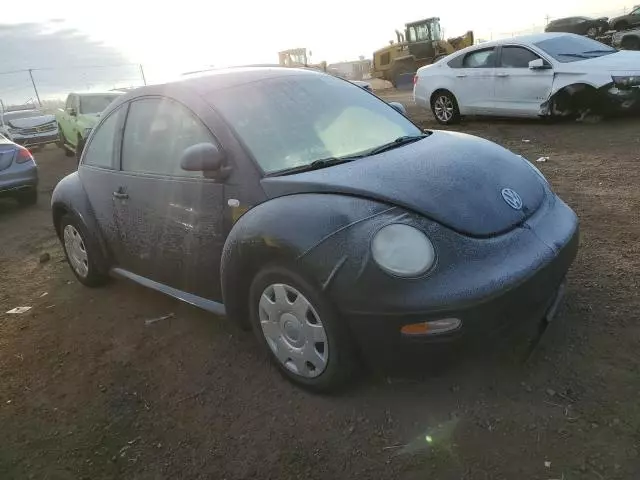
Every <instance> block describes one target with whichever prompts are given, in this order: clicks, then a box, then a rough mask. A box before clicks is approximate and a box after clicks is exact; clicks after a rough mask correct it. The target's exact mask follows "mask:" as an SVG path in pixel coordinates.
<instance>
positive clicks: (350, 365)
mask: <svg viewBox="0 0 640 480" xmlns="http://www.w3.org/2000/svg"><path fill="white" fill-rule="evenodd" d="M250 310H251V311H250V315H251V317H250V318H251V324H252V327H253V330H254V333H255V334H256V336H257V337H258V339H259V341H260V343H262V344H263V345H264V346H265V347H266V349H267V351H268V353H269V355H270V357H271V359H272V360H273V362H274V363H275V364H276V366H277V367H278V369H279V370H280V372H281V373H282V374H283V375H284V376H285V377H286V378H287V379H289V380H291V381H293V382H294V383H296V384H298V385H300V386H303V387H305V388H307V389H310V390H314V391H318V392H328V391H331V390H335V389H336V388H338V387H341V386H343V385H344V384H345V382H346V381H347V380H348V379H349V378H350V377H351V376H352V375H353V373H354V372H355V370H356V367H357V360H356V355H355V349H354V347H353V345H352V342H351V339H350V335H349V330H348V328H347V326H346V325H345V323H344V322H343V321H342V320H341V319H340V318H339V316H338V314H337V312H336V311H335V309H334V308H333V307H332V305H331V304H330V303H329V302H328V300H327V299H326V298H325V296H324V294H323V293H322V292H321V291H320V290H319V289H318V288H316V287H314V286H313V285H311V284H310V283H309V282H307V281H306V280H305V279H304V278H303V277H302V276H301V275H299V274H297V273H295V272H294V271H292V270H290V269H288V268H285V267H281V266H270V267H266V268H264V269H263V270H261V271H260V272H259V273H258V274H257V275H256V277H255V278H254V280H253V282H252V284H251V289H250Z"/></svg>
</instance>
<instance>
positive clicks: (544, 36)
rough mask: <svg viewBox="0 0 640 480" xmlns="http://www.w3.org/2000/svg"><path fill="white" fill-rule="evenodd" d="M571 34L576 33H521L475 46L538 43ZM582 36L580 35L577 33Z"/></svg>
mask: <svg viewBox="0 0 640 480" xmlns="http://www.w3.org/2000/svg"><path fill="white" fill-rule="evenodd" d="M571 35H575V34H574V33H566V32H545V33H535V34H533V35H520V36H518V37H508V38H501V39H499V40H492V41H490V42H485V43H480V44H478V45H474V47H477V46H488V47H490V46H498V45H505V44H509V43H522V44H525V45H526V44H530V43H538V42H541V41H543V40H549V39H550V38H557V37H564V36H571ZM577 36H580V35H577Z"/></svg>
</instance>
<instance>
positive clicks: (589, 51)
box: [582, 49, 616, 53]
mask: <svg viewBox="0 0 640 480" xmlns="http://www.w3.org/2000/svg"><path fill="white" fill-rule="evenodd" d="M615 52H616V50H602V49H600V50H587V51H586V52H582V53H615Z"/></svg>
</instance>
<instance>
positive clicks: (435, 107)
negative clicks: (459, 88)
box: [431, 90, 462, 125]
mask: <svg viewBox="0 0 640 480" xmlns="http://www.w3.org/2000/svg"><path fill="white" fill-rule="evenodd" d="M449 105H450V107H451V110H449ZM444 110H446V111H447V112H448V113H447V114H445V113H444ZM431 112H432V113H433V116H434V117H435V119H436V121H437V122H438V123H440V124H442V125H453V124H456V123H460V119H461V118H462V117H461V116H460V109H459V108H458V101H457V100H456V97H454V96H453V94H452V93H451V92H449V91H447V90H439V91H437V92H435V93H434V94H433V95H432V96H431ZM449 115H450V116H449Z"/></svg>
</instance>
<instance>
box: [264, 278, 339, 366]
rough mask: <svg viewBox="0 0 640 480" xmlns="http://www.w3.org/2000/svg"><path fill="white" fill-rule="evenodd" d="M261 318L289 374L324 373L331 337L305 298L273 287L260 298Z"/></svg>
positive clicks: (283, 287) (285, 288) (287, 288)
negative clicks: (328, 336) (329, 337)
mask: <svg viewBox="0 0 640 480" xmlns="http://www.w3.org/2000/svg"><path fill="white" fill-rule="evenodd" d="M259 316H260V325H261V327H262V333H263V334H264V338H265V339H266V340H267V343H268V344H269V348H271V351H272V352H273V354H274V355H275V356H276V358H277V359H278V361H279V362H280V363H281V364H282V365H284V366H285V368H286V369H287V370H289V371H291V372H293V373H295V374H296V375H300V376H301V377H308V378H314V377H317V376H318V375H320V374H321V373H322V372H324V370H325V368H326V367H327V360H328V359H329V342H328V341H327V334H326V332H325V331H324V327H323V326H322V322H321V321H320V316H319V315H318V313H317V312H316V311H315V309H314V308H313V306H312V305H311V303H309V301H308V300H307V299H306V298H305V297H304V295H302V294H301V293H300V292H299V291H297V290H296V289H295V288H293V287H291V286H289V285H285V284H282V283H276V284H273V285H269V286H268V287H267V288H265V289H264V292H262V296H261V297H260V305H259Z"/></svg>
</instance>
